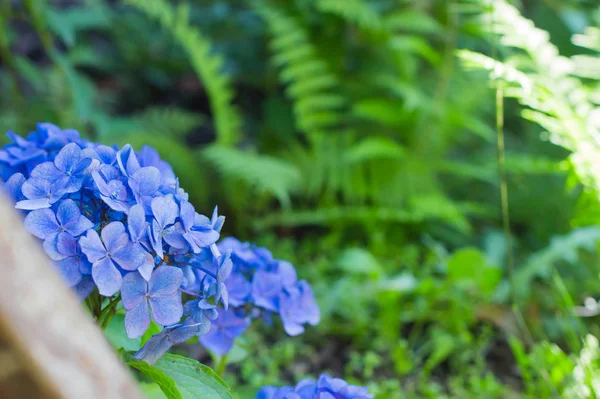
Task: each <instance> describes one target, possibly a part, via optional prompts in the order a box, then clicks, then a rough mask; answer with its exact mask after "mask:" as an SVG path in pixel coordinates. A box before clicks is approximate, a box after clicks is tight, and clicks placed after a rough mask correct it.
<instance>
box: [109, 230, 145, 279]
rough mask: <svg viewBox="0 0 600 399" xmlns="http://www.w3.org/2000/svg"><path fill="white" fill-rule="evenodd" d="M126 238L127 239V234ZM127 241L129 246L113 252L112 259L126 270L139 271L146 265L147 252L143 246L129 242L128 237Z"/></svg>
mask: <svg viewBox="0 0 600 399" xmlns="http://www.w3.org/2000/svg"><path fill="white" fill-rule="evenodd" d="M125 236H126V237H127V235H126V234H125ZM127 241H128V243H127V245H125V246H123V247H120V248H119V249H118V250H115V251H112V252H111V254H112V259H113V260H114V261H115V262H117V264H118V265H119V266H121V267H122V268H123V269H124V270H130V271H133V270H137V269H138V268H139V267H140V266H142V265H143V264H144V263H146V255H147V252H146V251H144V249H143V248H142V246H141V245H139V244H134V243H132V242H129V237H127Z"/></svg>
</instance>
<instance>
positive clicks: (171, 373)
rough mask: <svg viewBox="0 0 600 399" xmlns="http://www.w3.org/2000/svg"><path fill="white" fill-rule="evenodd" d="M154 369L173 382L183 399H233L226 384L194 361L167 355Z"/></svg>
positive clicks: (207, 368)
mask: <svg viewBox="0 0 600 399" xmlns="http://www.w3.org/2000/svg"><path fill="white" fill-rule="evenodd" d="M154 367H155V368H157V369H159V370H160V371H162V372H163V373H164V374H166V375H167V376H168V377H170V378H171V379H172V380H173V381H175V384H176V385H177V388H178V389H179V392H180V393H181V398H183V399H233V396H232V395H231V392H230V391H229V387H228V386H227V384H225V382H224V381H223V380H222V379H221V378H220V377H219V376H218V375H217V374H216V373H215V372H214V371H213V370H212V369H211V368H210V367H208V366H205V365H203V364H201V363H199V362H197V361H196V360H193V359H188V358H185V357H182V356H177V355H172V354H169V353H167V354H165V355H164V356H163V357H162V358H161V359H160V360H159V361H157V362H156V364H155V365H154ZM163 392H164V391H163Z"/></svg>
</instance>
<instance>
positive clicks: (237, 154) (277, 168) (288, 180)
mask: <svg viewBox="0 0 600 399" xmlns="http://www.w3.org/2000/svg"><path fill="white" fill-rule="evenodd" d="M201 156H202V158H203V159H205V160H206V161H207V162H209V163H210V164H211V165H212V166H213V167H214V168H215V169H216V170H217V172H218V173H219V174H220V175H221V176H222V177H223V178H225V179H226V180H228V181H235V182H238V183H242V184H244V185H246V186H247V187H248V188H250V189H252V190H254V191H255V192H257V193H259V194H269V195H273V196H274V197H275V198H277V200H279V202H280V203H281V205H282V206H284V207H289V205H290V194H291V193H292V192H293V191H294V190H295V189H296V188H297V187H298V185H299V183H300V173H299V171H298V170H297V169H296V167H295V166H294V165H292V164H289V163H287V162H285V161H283V160H281V159H278V158H274V157H270V156H267V155H259V154H253V153H250V152H247V151H241V150H237V149H234V148H225V147H222V146H216V145H214V146H209V147H207V148H205V149H203V150H202V152H201Z"/></svg>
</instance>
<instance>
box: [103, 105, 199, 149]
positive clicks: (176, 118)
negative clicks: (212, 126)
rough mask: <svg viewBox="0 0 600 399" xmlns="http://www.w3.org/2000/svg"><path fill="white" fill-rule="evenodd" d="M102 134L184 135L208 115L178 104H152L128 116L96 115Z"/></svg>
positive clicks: (108, 137) (107, 138)
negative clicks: (167, 105)
mask: <svg viewBox="0 0 600 399" xmlns="http://www.w3.org/2000/svg"><path fill="white" fill-rule="evenodd" d="M94 120H95V123H96V128H97V131H98V134H99V136H100V137H101V138H102V139H103V140H105V141H110V140H114V139H116V138H118V137H119V136H122V135H156V136H164V137H171V138H177V139H180V140H181V139H183V138H184V137H185V135H186V134H188V133H190V132H191V131H192V130H193V129H195V128H197V127H198V126H200V125H202V124H203V123H204V117H203V116H202V115H199V114H197V113H195V112H191V111H188V110H184V109H181V108H176V107H149V108H148V109H145V110H143V111H141V112H138V113H136V114H133V115H131V116H127V117H114V116H109V115H107V114H103V113H101V112H97V113H96V114H95V115H94Z"/></svg>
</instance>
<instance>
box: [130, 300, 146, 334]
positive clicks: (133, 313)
mask: <svg viewBox="0 0 600 399" xmlns="http://www.w3.org/2000/svg"><path fill="white" fill-rule="evenodd" d="M149 326H150V311H149V310H148V304H147V303H146V301H140V302H139V303H137V305H136V306H135V307H134V308H133V309H130V310H128V311H127V312H126V313H125V331H126V332H127V336H128V337H129V338H138V337H141V336H142V335H144V333H145V332H146V330H147V329H148V327H149Z"/></svg>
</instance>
